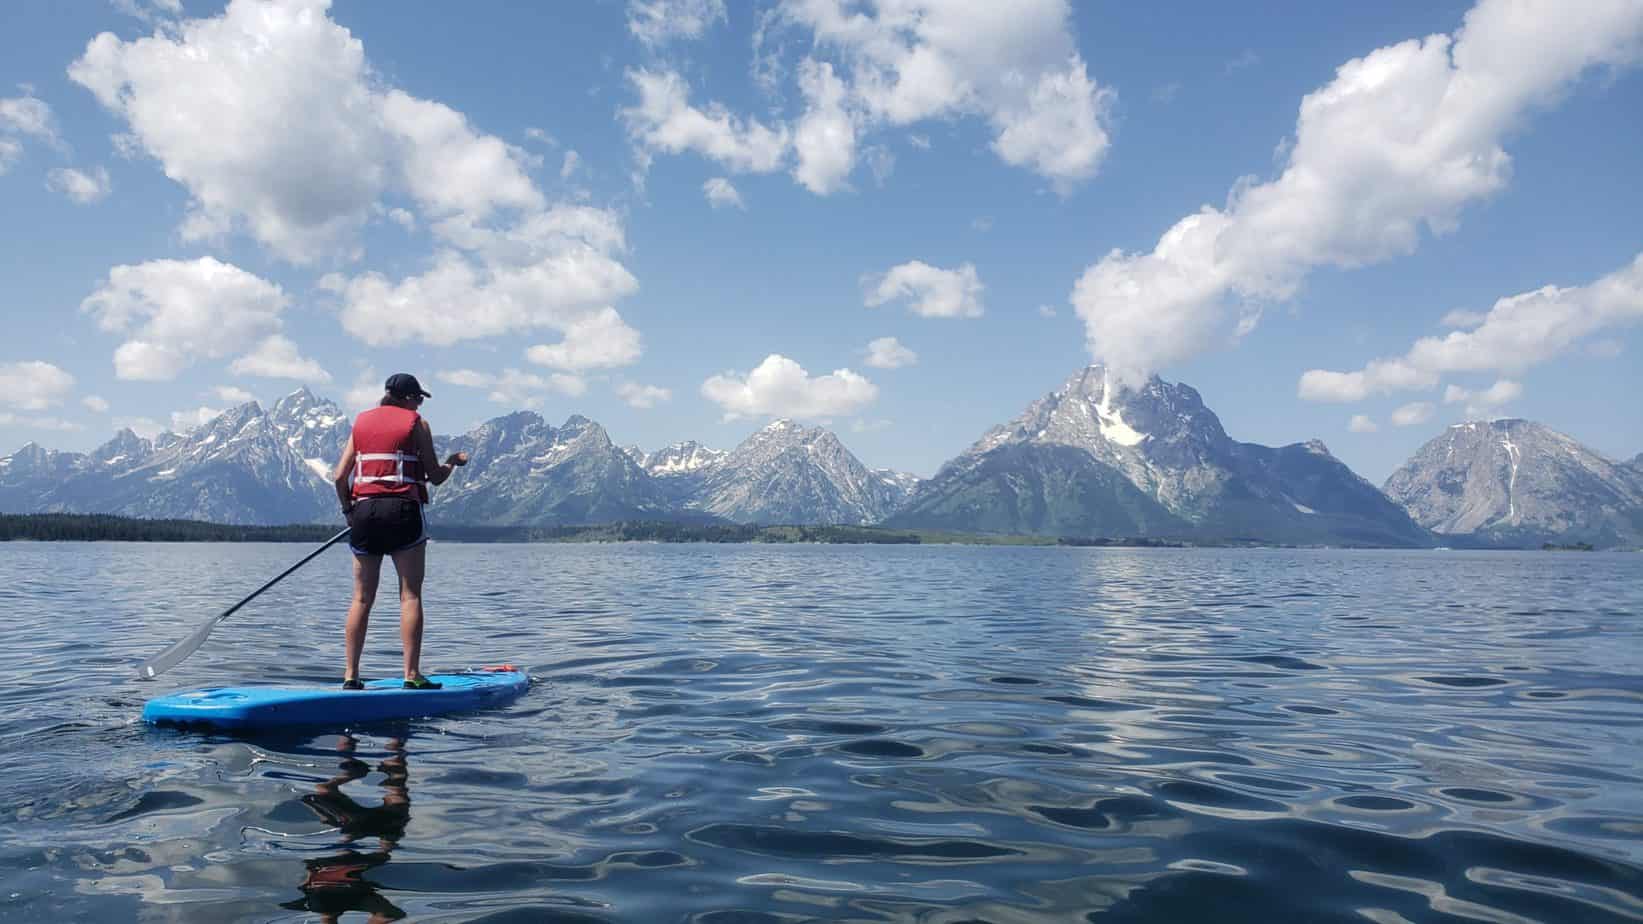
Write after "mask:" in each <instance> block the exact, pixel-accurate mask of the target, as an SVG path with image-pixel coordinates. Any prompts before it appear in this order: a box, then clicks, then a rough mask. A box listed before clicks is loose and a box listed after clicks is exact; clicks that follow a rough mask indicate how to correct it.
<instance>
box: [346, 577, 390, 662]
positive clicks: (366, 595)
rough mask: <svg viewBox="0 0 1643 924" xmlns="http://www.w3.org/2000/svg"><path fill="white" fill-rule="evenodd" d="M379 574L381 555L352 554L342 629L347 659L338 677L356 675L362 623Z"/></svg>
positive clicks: (367, 615) (362, 646)
mask: <svg viewBox="0 0 1643 924" xmlns="http://www.w3.org/2000/svg"><path fill="white" fill-rule="evenodd" d="M381 577H382V556H381V555H355V556H354V602H352V603H350V604H349V605H348V627H347V628H346V629H345V630H344V632H343V639H344V641H345V642H346V646H347V652H348V663H347V664H346V665H345V666H344V667H343V671H342V679H344V680H355V679H358V677H359V656H360V653H361V652H363V651H364V650H365V627H366V625H367V624H368V623H369V622H370V620H371V604H373V603H375V602H376V599H377V580H378V579H379V578H381Z"/></svg>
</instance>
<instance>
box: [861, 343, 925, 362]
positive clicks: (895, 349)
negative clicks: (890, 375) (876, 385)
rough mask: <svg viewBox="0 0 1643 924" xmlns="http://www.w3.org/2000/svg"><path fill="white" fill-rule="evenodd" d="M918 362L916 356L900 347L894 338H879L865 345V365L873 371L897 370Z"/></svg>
mask: <svg viewBox="0 0 1643 924" xmlns="http://www.w3.org/2000/svg"><path fill="white" fill-rule="evenodd" d="M916 362H918V354H917V353H915V352H913V351H912V350H909V349H908V348H907V347H905V346H902V344H901V341H900V340H897V339H896V338H894V337H880V338H878V339H877V340H874V341H872V342H871V343H869V344H867V359H866V363H867V365H869V366H872V367H873V368H875V369H899V368H901V367H902V366H911V365H913V364H914V363H916Z"/></svg>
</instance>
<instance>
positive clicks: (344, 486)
mask: <svg viewBox="0 0 1643 924" xmlns="http://www.w3.org/2000/svg"><path fill="white" fill-rule="evenodd" d="M353 474H354V435H353V434H352V433H350V434H348V445H346V446H344V447H342V459H341V460H339V461H338V462H337V467H336V471H333V472H332V473H331V483H332V484H334V485H336V488H337V500H338V501H339V502H340V503H341V504H342V509H343V510H344V511H347V510H348V508H349V507H352V506H353V505H354V498H353V494H352V492H351V491H350V490H349V486H348V479H349V477H350V476H352V475H353Z"/></svg>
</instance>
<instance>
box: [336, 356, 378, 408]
mask: <svg viewBox="0 0 1643 924" xmlns="http://www.w3.org/2000/svg"><path fill="white" fill-rule="evenodd" d="M384 381H386V379H385V378H384V377H383V376H381V375H378V374H377V371H376V369H375V367H372V366H366V367H364V368H362V369H360V370H359V374H358V375H356V376H354V383H353V384H352V385H350V386H348V393H347V394H345V395H343V396H342V404H343V407H344V409H346V410H350V411H363V410H366V409H368V408H373V407H376V406H377V403H378V402H380V401H381V400H382V392H383V388H382V383H383V382H384Z"/></svg>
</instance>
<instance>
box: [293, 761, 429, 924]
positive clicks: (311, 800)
mask: <svg viewBox="0 0 1643 924" xmlns="http://www.w3.org/2000/svg"><path fill="white" fill-rule="evenodd" d="M354 746H355V741H354V739H353V738H350V737H348V736H347V735H343V736H342V737H340V738H338V739H337V750H338V751H339V752H341V753H342V754H343V759H342V762H341V763H340V764H339V765H338V768H337V769H338V771H339V772H338V774H337V775H336V776H334V777H332V778H331V779H329V780H326V781H325V782H323V783H321V784H319V785H318V786H316V787H314V792H312V793H310V794H309V795H306V796H303V797H302V802H303V804H304V805H306V806H308V807H309V808H310V809H312V810H313V812H314V814H316V815H318V816H320V817H321V818H323V819H325V820H326V821H328V822H330V823H331V824H333V825H336V826H337V828H338V829H340V832H339V833H341V835H342V840H343V843H345V844H348V845H350V847H349V849H348V850H345V851H343V852H342V853H340V854H336V855H335V856H329V857H320V858H319V859H315V860H309V861H307V864H306V865H307V868H308V874H307V876H306V878H304V879H303V882H302V894H303V897H302V898H301V899H299V900H297V901H292V902H286V903H285V904H284V905H282V906H281V907H284V908H290V909H292V910H293V911H312V912H315V913H316V914H318V915H319V916H320V920H322V921H325V922H327V924H334V922H336V921H337V920H339V919H340V917H341V916H342V915H343V914H345V913H347V912H349V911H363V912H365V913H366V914H368V915H370V921H371V924H383V922H386V921H397V920H399V919H400V918H403V917H405V912H404V911H402V910H401V909H400V908H399V907H398V906H397V905H395V904H394V903H393V902H391V901H389V900H388V899H386V898H384V897H383V896H382V894H381V893H380V892H378V891H377V885H376V883H373V882H371V881H370V880H368V879H366V878H365V874H366V873H367V872H369V871H370V870H372V869H375V868H376V867H378V866H382V865H383V864H385V863H387V862H388V859H389V856H390V854H391V853H392V851H393V849H394V848H395V847H397V846H399V840H400V838H402V837H404V836H405V826H406V825H407V824H408V823H409V822H410V820H411V793H410V788H409V781H410V772H409V769H408V768H407V766H406V763H405V742H404V741H402V740H400V739H398V738H395V739H391V740H390V741H389V742H388V750H389V751H390V752H391V754H390V755H389V756H388V757H387V758H386V759H384V760H383V761H382V762H381V763H379V764H377V769H378V770H379V771H381V772H382V774H383V780H382V783H381V784H380V785H381V786H382V804H381V805H378V806H374V807H373V806H366V805H361V804H360V803H358V802H356V801H354V799H353V798H352V797H350V796H348V795H347V794H345V793H344V792H343V791H342V787H343V786H344V785H346V784H348V783H352V782H353V781H355V780H359V779H364V778H365V777H366V776H367V775H368V774H370V772H371V767H370V765H369V764H367V763H365V762H364V761H362V760H359V759H357V758H355V757H354V756H353V752H354ZM365 837H374V838H376V839H377V849H376V850H374V851H371V852H370V853H361V852H360V851H358V850H354V849H353V848H352V845H353V843H354V842H355V841H357V840H359V839H360V838H365Z"/></svg>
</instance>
